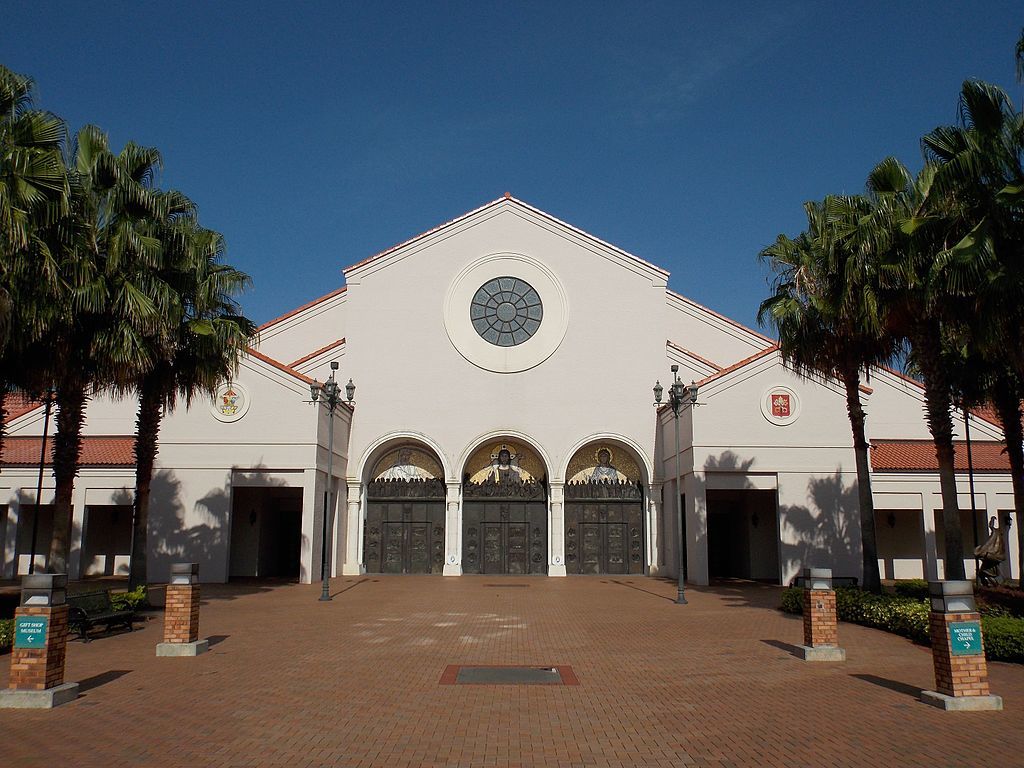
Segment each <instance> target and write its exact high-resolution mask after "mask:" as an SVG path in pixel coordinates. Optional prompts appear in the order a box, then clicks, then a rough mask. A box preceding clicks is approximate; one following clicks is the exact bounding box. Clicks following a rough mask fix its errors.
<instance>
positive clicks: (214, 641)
mask: <svg viewBox="0 0 1024 768" xmlns="http://www.w3.org/2000/svg"><path fill="white" fill-rule="evenodd" d="M229 637H231V635H210V636H209V637H207V638H206V642H207V643H209V644H210V647H211V648H213V646H215V645H220V644H221V643H223V642H224V641H225V640H227V639H228V638H229Z"/></svg>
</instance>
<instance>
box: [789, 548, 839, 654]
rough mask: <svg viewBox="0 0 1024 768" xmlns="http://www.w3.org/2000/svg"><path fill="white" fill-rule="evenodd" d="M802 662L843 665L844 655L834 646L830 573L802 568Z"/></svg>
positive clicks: (818, 569)
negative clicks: (839, 662)
mask: <svg viewBox="0 0 1024 768" xmlns="http://www.w3.org/2000/svg"><path fill="white" fill-rule="evenodd" d="M803 579H804V644H803V645H802V646H800V654H801V657H802V658H803V660H804V661H846V651H844V650H843V649H842V648H840V647H839V646H838V631H837V628H836V593H835V590H833V589H832V569H830V568H804V573H803Z"/></svg>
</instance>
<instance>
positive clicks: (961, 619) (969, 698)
mask: <svg viewBox="0 0 1024 768" xmlns="http://www.w3.org/2000/svg"><path fill="white" fill-rule="evenodd" d="M928 596H929V600H930V602H931V611H930V612H929V614H928V634H929V638H930V640H931V643H932V665H933V666H934V668H935V690H934V691H921V701H923V702H924V703H925V704H931V705H932V706H935V707H940V708H941V709H945V710H947V711H950V710H952V711H964V710H975V711H977V710H1000V709H1002V708H1003V700H1002V699H1001V698H1000V697H998V696H993V695H992V694H991V693H989V689H988V665H987V664H986V663H985V640H984V638H983V637H982V634H981V615H980V614H979V613H978V610H977V607H976V605H975V602H974V585H973V584H972V583H971V582H969V581H963V580H961V581H931V582H929V583H928Z"/></svg>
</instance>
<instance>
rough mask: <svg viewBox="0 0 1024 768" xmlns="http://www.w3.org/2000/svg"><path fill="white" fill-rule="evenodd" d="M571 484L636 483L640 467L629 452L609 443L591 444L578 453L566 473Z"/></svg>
mask: <svg viewBox="0 0 1024 768" xmlns="http://www.w3.org/2000/svg"><path fill="white" fill-rule="evenodd" d="M565 475H566V478H568V481H569V482H570V483H596V482H601V481H608V482H612V483H620V482H628V483H635V482H637V481H638V480H640V477H641V476H640V467H638V466H637V463H636V461H634V459H633V457H632V456H631V455H630V454H629V451H627V450H625V449H624V448H620V447H619V446H617V445H609V444H608V443H590V444H589V445H585V446H583V447H582V448H580V449H579V450H578V451H576V454H575V455H574V456H573V457H572V460H571V461H570V462H569V469H568V471H566V473H565Z"/></svg>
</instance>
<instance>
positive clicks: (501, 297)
mask: <svg viewBox="0 0 1024 768" xmlns="http://www.w3.org/2000/svg"><path fill="white" fill-rule="evenodd" d="M543 317H544V306H543V304H542V303H541V300H540V295H539V294H538V293H537V291H536V290H534V288H533V286H532V285H530V284H529V283H528V282H526V281H525V280H523V279H521V278H518V277H496V278H494V279H492V280H488V281H487V282H486V283H484V284H483V285H482V286H480V288H479V289H478V290H477V292H476V294H475V295H474V296H473V301H472V303H471V304H470V307H469V319H470V321H471V322H472V323H473V328H475V329H476V332H477V333H478V334H480V338H482V339H483V340H484V341H486V342H489V343H491V344H494V345H495V346H497V347H514V346H517V345H518V344H522V343H523V342H524V341H528V340H529V339H530V338H531V337H532V336H533V334H535V333H536V332H537V329H538V328H540V323H541V320H542V319H543Z"/></svg>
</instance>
